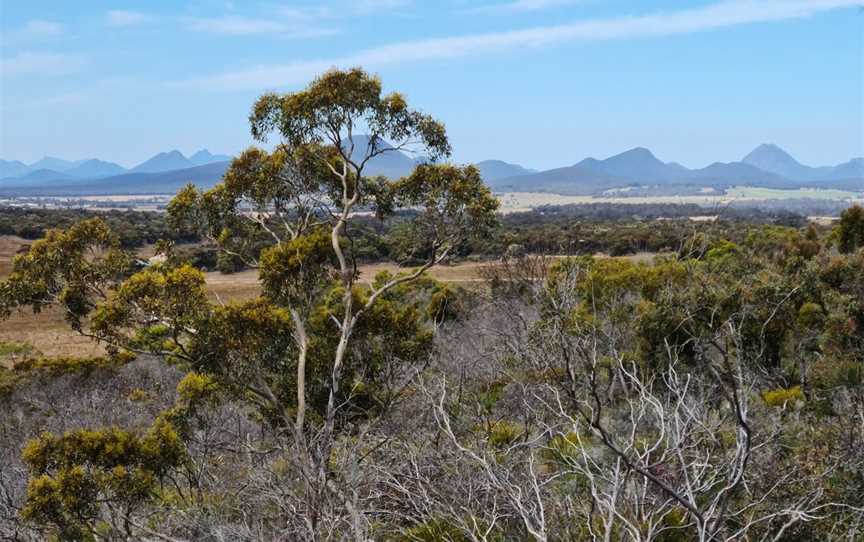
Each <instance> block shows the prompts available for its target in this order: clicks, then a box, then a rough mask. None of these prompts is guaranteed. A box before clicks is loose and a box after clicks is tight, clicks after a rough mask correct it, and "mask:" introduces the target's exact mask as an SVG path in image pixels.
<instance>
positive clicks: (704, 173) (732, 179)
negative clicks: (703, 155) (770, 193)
mask: <svg viewBox="0 0 864 542" xmlns="http://www.w3.org/2000/svg"><path fill="white" fill-rule="evenodd" d="M687 180H701V181H705V182H707V183H710V184H719V185H724V184H751V185H756V186H761V187H764V188H772V187H776V188H783V187H788V186H789V181H788V179H784V178H783V177H780V176H779V175H775V174H773V173H769V172H767V171H763V170H761V169H759V168H757V167H755V166H752V165H750V164H745V163H743V162H728V163H723V162H714V163H713V164H711V165H710V166H707V167H704V168H702V169H696V170H690V171H689V174H688V176H687Z"/></svg>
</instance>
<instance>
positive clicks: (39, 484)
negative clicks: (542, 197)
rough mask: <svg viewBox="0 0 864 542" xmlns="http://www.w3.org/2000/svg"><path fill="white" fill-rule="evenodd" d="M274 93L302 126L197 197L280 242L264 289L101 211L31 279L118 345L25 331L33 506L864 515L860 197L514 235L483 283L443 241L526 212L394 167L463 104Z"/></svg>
mask: <svg viewBox="0 0 864 542" xmlns="http://www.w3.org/2000/svg"><path fill="white" fill-rule="evenodd" d="M250 120H251V123H252V132H253V135H254V136H255V137H256V138H258V139H262V140H263V139H264V138H266V137H267V136H268V135H269V136H273V135H274V134H275V135H276V136H277V137H279V139H280V143H279V144H278V145H276V147H275V148H274V150H273V151H272V152H267V151H264V150H261V149H257V148H252V149H249V150H247V151H246V152H245V153H243V154H242V155H241V156H240V157H239V158H238V159H236V160H235V161H234V162H233V164H232V166H231V168H230V169H229V171H228V173H227V174H226V176H225V178H224V179H223V182H222V183H220V184H219V185H217V186H216V187H214V188H213V189H211V190H208V191H206V192H203V193H202V192H199V191H198V190H196V189H195V188H194V187H191V186H190V187H188V188H187V189H185V190H183V191H182V192H181V193H179V194H178V195H177V197H176V198H175V199H174V200H173V201H172V203H171V205H170V208H169V215H168V217H169V221H170V224H171V226H172V228H175V229H176V230H177V231H181V232H185V233H184V234H185V235H196V236H198V237H200V238H201V239H202V240H205V241H206V242H209V243H211V244H212V245H213V246H214V247H217V248H218V250H219V251H220V253H221V254H223V255H225V256H227V257H230V258H232V259H234V260H236V261H239V262H241V263H242V264H243V265H245V266H248V267H252V268H256V269H258V273H259V278H260V282H261V286H262V291H261V295H260V297H258V298H256V299H251V300H247V301H242V302H233V303H222V302H219V301H218V300H217V301H215V302H213V301H210V298H209V297H208V295H207V291H206V285H205V282H204V275H203V274H202V273H201V272H200V270H198V269H195V268H194V267H192V266H191V265H189V264H188V263H187V262H185V261H184V259H183V258H182V257H178V256H177V253H176V246H175V245H173V244H172V243H170V242H165V243H160V244H159V250H160V251H161V252H163V253H164V254H165V255H166V256H167V258H165V260H164V262H161V263H156V264H154V265H151V266H149V267H147V268H145V269H143V270H140V271H137V272H136V271H135V269H134V266H133V257H132V254H130V252H129V251H128V250H126V249H125V248H124V246H123V243H122V242H121V240H120V238H119V237H118V235H117V234H116V233H115V232H113V231H112V229H111V227H110V226H109V225H108V224H107V223H106V222H105V221H103V220H100V219H89V220H84V221H81V222H77V223H75V224H74V225H72V226H70V227H69V228H66V229H63V230H51V231H49V232H48V233H47V234H46V235H45V236H44V238H43V239H41V240H39V241H37V242H34V243H33V246H32V247H31V249H30V250H29V252H27V253H26V254H23V255H20V256H19V257H18V258H16V260H15V263H14V270H13V273H12V274H11V276H10V277H9V278H8V279H6V280H4V281H2V282H0V316H3V315H8V314H10V313H11V312H12V311H15V310H36V311H39V310H43V309H44V308H46V307H48V306H56V307H60V308H61V310H63V312H64V314H65V315H66V318H67V321H68V323H69V325H70V326H71V327H72V328H73V329H75V330H77V331H79V332H80V333H82V334H84V335H86V336H89V337H92V338H93V339H94V340H99V341H102V342H103V343H104V344H105V345H106V346H107V347H108V350H109V354H110V355H109V357H107V358H104V359H103V358H93V359H88V360H74V359H50V358H48V359H46V358H42V357H40V356H39V355H38V353H35V352H32V353H29V352H28V351H27V349H26V348H25V347H21V346H20V345H14V346H13V347H9V348H8V349H7V350H9V352H10V353H13V352H14V355H15V356H18V357H16V360H15V363H14V366H13V367H12V368H10V369H0V384H2V385H0V403H2V408H3V411H4V413H6V416H5V417H4V418H2V420H0V439H2V440H0V450H2V454H3V456H2V458H0V459H2V460H3V465H4V467H3V469H2V471H0V532H2V534H3V536H5V537H6V538H9V539H12V540H43V539H46V538H47V539H52V538H54V539H59V540H171V541H178V540H214V541H218V540H249V541H252V540H391V541H418V540H419V541H463V540H471V541H480V540H482V541H493V540H538V541H544V542H545V541H553V540H554V541H559V540H560V541H565V540H566V541H582V540H586V541H587V540H609V541H613V540H614V541H625V540H626V541H673V540H699V541H720V540H723V541H732V540H775V541H792V540H846V541H852V540H858V539H860V538H861V536H862V533H864V503H862V495H864V476H862V472H864V446H862V444H864V383H862V378H864V375H862V367H864V249H862V247H861V246H860V242H859V241H860V240H861V239H864V237H862V236H860V235H859V233H860V232H859V230H858V228H859V227H860V225H861V221H860V220H858V218H859V217H860V209H858V208H853V209H852V210H850V211H847V212H846V213H845V214H844V216H843V219H842V220H841V222H840V224H839V225H838V227H837V228H836V229H835V230H832V231H831V232H827V231H825V232H820V231H819V230H817V229H816V228H815V227H807V228H795V227H787V226H781V225H776V224H775V225H761V226H755V225H752V224H751V225H746V227H741V228H740V229H739V227H738V226H734V227H732V228H730V229H728V230H726V229H724V223H723V222H719V223H714V224H713V225H711V226H710V229H707V230H703V231H693V230H692V229H688V228H690V227H691V226H690V225H689V224H687V223H683V222H682V223H681V231H680V232H679V233H680V234H681V235H680V237H678V238H677V239H676V241H677V242H676V244H675V245H674V246H670V247H669V248H670V249H672V250H670V251H669V252H668V253H666V254H664V255H662V256H658V257H657V258H655V259H654V260H653V261H651V262H650V263H641V262H634V261H630V260H627V259H615V258H595V257H592V256H576V257H569V258H551V257H548V258H547V257H543V256H535V255H523V254H522V252H525V251H523V250H515V249H514V250H511V249H510V248H509V246H510V245H512V244H514V243H509V241H510V240H509V239H508V246H507V247H506V248H505V252H506V255H505V257H504V258H503V259H501V260H500V261H495V262H490V263H489V264H487V265H486V267H485V268H484V271H483V276H484V279H485V280H484V282H482V283H478V284H476V285H475V287H472V288H470V289H461V288H457V287H455V286H454V285H452V284H444V283H439V282H436V281H433V280H431V279H428V278H426V277H425V276H424V271H425V270H427V269H428V268H429V267H431V266H432V265H434V264H436V263H439V262H443V261H445V260H446V259H447V258H449V257H451V256H452V255H454V254H463V255H464V254H469V253H470V250H471V247H472V246H477V244H482V243H484V242H488V241H489V239H491V238H494V236H495V235H497V233H496V232H497V231H499V230H497V218H496V215H495V210H496V207H497V202H496V201H495V200H494V199H493V198H492V197H491V194H490V193H489V191H488V190H487V189H486V187H485V186H484V185H483V183H482V181H481V180H480V178H479V173H478V172H477V170H476V169H475V168H473V167H470V166H468V167H454V166H449V165H440V164H436V163H429V164H422V165H420V166H418V168H417V169H416V170H415V172H414V173H413V174H412V175H410V176H409V177H406V178H404V179H400V180H397V181H391V180H387V179H383V178H368V177H366V176H364V175H363V167H364V164H365V163H366V161H367V160H368V159H369V158H370V157H371V156H374V155H376V153H383V152H387V149H386V148H383V147H378V146H377V145H376V143H375V141H376V138H381V139H383V138H386V139H387V140H388V141H391V142H395V147H396V148H400V147H402V146H403V145H409V144H414V145H419V146H421V147H422V149H423V153H422V155H423V156H428V157H431V158H435V157H443V156H446V155H447V154H448V153H449V145H448V143H447V140H446V136H445V134H444V130H443V126H441V125H440V124H439V123H437V122H436V121H435V120H434V119H432V118H430V117H428V116H426V115H423V114H421V113H419V112H416V111H414V110H411V109H410V108H408V106H407V104H406V102H405V100H404V98H403V97H402V96H400V95H398V94H390V95H383V94H382V93H381V86H380V83H379V82H378V81H377V79H375V78H373V77H370V76H368V75H367V74H365V73H364V72H362V71H361V70H351V71H347V72H338V71H334V72H329V73H327V74H325V75H323V76H322V77H320V78H318V79H316V80H315V81H314V82H313V83H312V84H311V85H310V86H309V87H308V88H307V89H305V90H303V91H301V92H297V93H292V94H285V95H277V94H271V95H265V96H263V97H262V98H261V99H260V100H259V101H258V102H256V104H255V106H254V108H253V112H252V115H251V118H250ZM361 124H362V125H363V126H364V127H365V128H366V129H368V130H371V132H372V134H373V136H372V139H371V140H370V141H371V142H372V143H371V144H370V145H369V146H368V147H367V148H366V149H365V150H363V151H362V153H361V156H360V157H358V156H356V155H355V152H354V151H355V149H354V148H353V146H354V141H353V139H351V137H350V134H351V132H352V129H353V128H354V127H355V126H357V125H361ZM346 134H347V135H346ZM360 205H362V206H364V207H363V208H364V209H368V208H371V209H373V210H374V212H375V213H376V214H377V215H378V217H379V218H380V219H382V220H384V219H387V218H388V217H389V218H390V219H391V220H399V221H410V227H407V225H406V227H404V228H402V229H401V231H400V242H399V245H398V246H399V247H400V251H401V253H402V254H403V257H402V259H404V260H411V261H415V262H416V263H417V267H416V268H411V269H406V271H405V272H404V273H400V274H397V275H393V274H390V273H381V274H380V275H378V276H377V277H376V278H375V280H374V281H373V282H372V283H371V284H363V283H361V282H360V281H359V280H358V278H359V274H358V272H357V265H356V264H357V261H358V260H359V258H360V257H361V255H362V254H363V253H364V252H363V251H364V250H365V249H364V248H363V247H358V246H357V243H355V242H354V241H355V239H354V238H352V237H351V233H350V232H352V231H354V228H355V227H360V225H358V222H357V218H358V217H357V215H356V213H355V209H356V207H355V206H360ZM397 208H412V209H415V211H416V212H415V213H413V214H411V215H407V216H406V215H401V216H400V215H397V214H396V213H395V209H397ZM590 230H591V229H590V228H586V229H585V232H586V233H588V232H590ZM634 231H635V230H634V229H628V226H623V227H622V228H612V227H610V232H611V235H616V236H618V235H621V236H622V237H624V238H626V237H628V236H631V235H633V232H634ZM685 231H686V232H687V233H688V234H687V235H684V233H685ZM621 232H626V233H621ZM503 244H504V243H502V245H503ZM28 356H29V357H28ZM22 357H23V359H22Z"/></svg>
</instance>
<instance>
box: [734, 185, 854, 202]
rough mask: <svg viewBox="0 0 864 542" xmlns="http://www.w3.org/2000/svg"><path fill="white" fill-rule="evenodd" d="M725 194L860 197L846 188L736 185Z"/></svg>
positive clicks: (755, 197)
mask: <svg viewBox="0 0 864 542" xmlns="http://www.w3.org/2000/svg"><path fill="white" fill-rule="evenodd" d="M726 195H727V196H730V197H733V198H744V199H774V200H777V199H780V200H786V199H817V200H847V199H856V198H861V197H862V194H860V193H855V192H850V191H847V190H832V189H826V190H822V189H819V188H799V189H797V190H778V189H775V188H755V187H752V186H736V187H734V188H730V189H729V190H727V191H726Z"/></svg>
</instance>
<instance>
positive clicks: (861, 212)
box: [836, 204, 864, 254]
mask: <svg viewBox="0 0 864 542" xmlns="http://www.w3.org/2000/svg"><path fill="white" fill-rule="evenodd" d="M836 234H837V247H838V248H839V249H840V252H843V253H844V254H849V253H850V252H855V251H856V250H858V249H859V248H860V247H864V207H861V206H860V205H857V204H856V205H853V206H851V207H849V208H848V209H846V210H845V211H843V213H842V214H841V215H840V222H839V223H838V224H837V230H836Z"/></svg>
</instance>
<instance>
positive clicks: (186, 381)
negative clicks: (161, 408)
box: [177, 372, 219, 404]
mask: <svg viewBox="0 0 864 542" xmlns="http://www.w3.org/2000/svg"><path fill="white" fill-rule="evenodd" d="M218 393H219V385H218V384H217V383H216V381H215V380H214V379H213V378H212V377H210V376H208V375H204V374H200V373H195V372H192V373H189V374H187V375H186V376H184V377H183V379H182V380H180V382H179V383H178V384H177V395H179V396H180V399H182V400H183V401H185V402H186V403H187V404H192V403H203V402H211V401H214V400H215V397H216V395H217V394H218Z"/></svg>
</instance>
